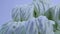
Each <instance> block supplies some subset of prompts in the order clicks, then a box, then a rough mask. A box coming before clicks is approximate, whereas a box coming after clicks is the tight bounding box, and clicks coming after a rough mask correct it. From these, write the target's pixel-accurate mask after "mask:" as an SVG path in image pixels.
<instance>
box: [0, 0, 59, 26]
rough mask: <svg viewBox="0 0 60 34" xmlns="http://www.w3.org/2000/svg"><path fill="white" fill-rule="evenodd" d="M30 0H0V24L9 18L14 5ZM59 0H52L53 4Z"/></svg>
mask: <svg viewBox="0 0 60 34" xmlns="http://www.w3.org/2000/svg"><path fill="white" fill-rule="evenodd" d="M31 2H32V0H0V25H2V24H3V23H5V22H8V21H9V20H11V10H12V8H13V7H15V6H16V5H21V4H26V3H31ZM59 2H60V1H59V0H53V4H52V5H55V4H58V3H59Z"/></svg>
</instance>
